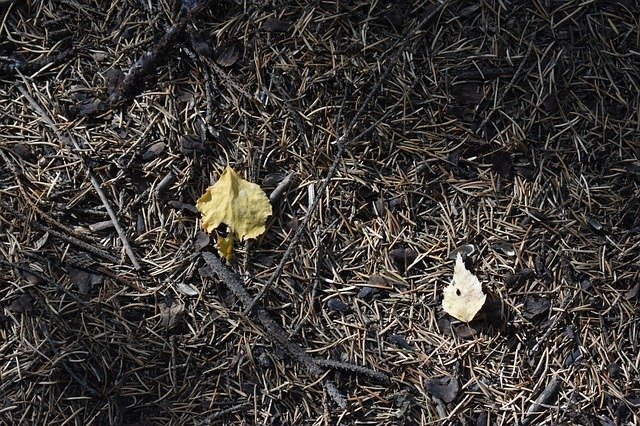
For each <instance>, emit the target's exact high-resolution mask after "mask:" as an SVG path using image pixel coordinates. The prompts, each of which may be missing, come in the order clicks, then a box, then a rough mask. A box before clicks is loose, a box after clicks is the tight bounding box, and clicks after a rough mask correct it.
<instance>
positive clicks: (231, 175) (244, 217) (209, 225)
mask: <svg viewBox="0 0 640 426" xmlns="http://www.w3.org/2000/svg"><path fill="white" fill-rule="evenodd" d="M196 207H197V208H198V210H199V211H200V213H202V227H203V228H204V230H205V231H207V232H212V231H213V230H214V229H216V228H217V227H218V226H220V224H221V223H224V224H225V225H227V227H228V228H229V233H230V234H233V235H235V237H236V238H238V239H239V240H240V241H243V240H245V239H247V238H255V237H257V236H258V235H260V234H262V233H263V232H264V231H265V229H266V228H265V223H266V221H267V217H269V216H270V215H271V212H272V210H271V204H270V203H269V198H267V195H266V194H265V193H264V191H263V190H262V188H260V187H259V186H258V185H256V184H255V183H251V182H247V181H246V180H244V179H242V178H241V177H240V176H238V174H237V173H236V172H235V171H234V170H233V169H232V168H231V167H229V166H227V168H226V169H225V170H224V172H223V173H222V175H221V176H220V179H218V181H217V182H216V183H215V184H214V185H212V186H210V187H209V188H207V191H206V192H205V193H204V194H203V195H202V197H200V198H199V199H198V201H197V202H196Z"/></svg>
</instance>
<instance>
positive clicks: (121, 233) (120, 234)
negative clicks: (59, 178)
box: [18, 86, 142, 270]
mask: <svg viewBox="0 0 640 426" xmlns="http://www.w3.org/2000/svg"><path fill="white" fill-rule="evenodd" d="M18 90H19V91H20V93H22V96H24V98H25V99H26V100H27V101H28V102H29V103H30V104H31V106H32V107H33V109H34V110H35V111H36V112H37V113H38V114H39V115H40V117H42V119H43V120H44V121H45V123H47V124H48V125H49V127H50V128H51V130H52V131H53V132H54V133H55V135H56V136H57V137H58V139H59V140H61V141H62V140H64V137H63V135H62V133H61V132H60V130H59V129H58V126H56V124H55V123H54V122H53V120H52V119H51V118H50V117H49V115H48V114H47V113H46V112H45V111H44V110H43V109H42V107H40V105H38V103H37V102H36V101H35V100H34V99H33V98H32V97H31V95H30V94H29V93H28V92H27V91H26V89H25V88H24V87H22V86H18ZM67 135H68V139H69V140H70V141H71V142H72V143H73V146H74V148H75V149H76V150H77V151H80V145H78V142H77V141H76V139H75V138H74V137H73V135H72V134H71V133H70V132H68V133H67ZM74 154H75V155H76V156H77V157H78V158H80V159H81V160H83V161H82V164H84V166H85V168H86V172H87V175H88V176H89V180H90V181H91V185H93V188H94V189H95V190H96V192H97V193H98V196H99V197H100V200H101V201H102V204H103V205H104V207H105V209H106V210H107V214H109V218H111V220H112V221H113V226H114V227H115V228H116V232H117V233H118V237H119V238H120V241H122V245H123V246H124V249H125V251H126V253H127V256H129V260H131V263H132V264H133V267H134V268H135V269H136V270H140V269H142V267H141V266H140V264H139V263H138V260H137V259H136V255H135V253H134V252H133V249H132V248H131V245H130V244H129V240H128V239H127V236H126V234H125V233H124V231H123V230H122V227H121V226H120V223H118V218H117V217H116V214H115V213H114V212H113V210H112V209H111V205H110V204H109V200H108V199H107V197H106V195H104V192H102V188H100V183H99V182H98V179H96V177H95V176H94V175H93V172H92V171H91V168H90V167H89V166H88V165H87V164H86V163H85V162H84V159H83V158H82V157H80V155H79V154H77V153H74Z"/></svg>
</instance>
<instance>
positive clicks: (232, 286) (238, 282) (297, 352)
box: [202, 252, 388, 408]
mask: <svg viewBox="0 0 640 426" xmlns="http://www.w3.org/2000/svg"><path fill="white" fill-rule="evenodd" d="M202 258H203V259H204V261H205V262H206V263H207V265H208V266H209V267H210V268H211V269H212V270H213V271H214V272H215V273H216V274H217V275H218V278H220V280H221V281H222V282H223V283H224V284H225V285H226V286H227V287H228V288H229V290H231V292H232V293H233V294H234V295H235V296H236V297H237V298H238V300H240V302H241V303H242V305H243V306H244V307H245V308H248V307H249V305H251V304H252V303H253V300H252V298H251V295H249V293H248V292H247V290H245V288H244V286H243V285H242V279H241V278H240V276H238V275H237V274H236V273H234V272H232V271H230V270H229V269H227V267H226V266H224V265H223V264H222V262H221V261H220V260H219V259H218V258H217V257H215V256H214V255H213V254H212V253H208V252H203V253H202ZM252 312H254V313H255V316H256V317H257V319H258V321H259V322H260V324H262V326H263V327H264V329H265V331H266V332H267V335H268V336H269V337H270V339H271V340H272V341H273V342H274V343H275V344H277V345H278V346H280V347H281V348H282V349H283V350H284V351H286V352H287V353H288V354H289V355H290V356H291V357H292V358H293V359H295V360H296V362H298V363H299V364H300V365H302V366H303V367H304V368H305V369H306V370H307V372H308V373H309V374H311V375H312V376H314V377H317V378H319V377H321V376H322V374H323V371H322V369H321V368H320V367H321V365H322V366H325V367H331V368H339V369H342V370H347V371H352V372H356V373H362V374H365V375H367V376H369V377H372V378H375V379H377V380H382V381H386V380H388V377H387V376H386V375H385V374H383V373H379V372H376V371H374V370H371V369H369V368H366V367H361V366H357V365H351V364H348V363H343V362H331V361H327V360H318V359H317V358H312V357H310V356H309V355H308V354H307V353H306V351H305V350H304V349H303V348H302V347H301V346H299V345H297V344H295V343H292V342H291V341H290V340H289V338H288V336H287V333H286V332H285V331H284V329H283V328H282V327H281V326H280V325H279V324H278V323H277V322H276V321H274V320H273V318H271V317H270V316H269V314H268V313H267V311H266V310H265V309H264V308H263V307H262V306H260V305H256V306H254V308H253V311H252ZM328 383H330V382H325V384H328ZM327 391H328V392H329V394H330V395H331V396H332V398H333V399H334V401H335V402H336V403H337V404H338V405H339V406H340V407H343V408H344V407H346V401H345V400H344V399H343V397H342V396H341V395H340V392H338V391H337V389H335V386H334V385H333V384H331V385H328V386H327Z"/></svg>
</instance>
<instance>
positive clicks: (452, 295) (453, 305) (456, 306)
mask: <svg viewBox="0 0 640 426" xmlns="http://www.w3.org/2000/svg"><path fill="white" fill-rule="evenodd" d="M443 293H444V298H443V299H442V308H443V309H444V311H445V312H446V313H448V314H449V315H451V316H453V317H455V318H456V319H459V320H460V321H464V322H469V321H471V320H472V319H473V317H475V316H476V314H477V313H478V311H479V310H480V309H481V308H482V305H484V301H485V300H486V298H487V295H486V294H484V293H483V292H482V284H480V281H479V280H478V277H476V276H475V275H473V274H472V273H471V272H469V271H468V270H467V268H466V267H465V266H464V261H463V260H462V255H460V254H458V256H457V257H456V264H455V266H454V268H453V281H452V282H451V284H449V285H448V286H447V287H446V288H445V289H444V291H443Z"/></svg>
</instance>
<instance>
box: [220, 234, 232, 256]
mask: <svg viewBox="0 0 640 426" xmlns="http://www.w3.org/2000/svg"><path fill="white" fill-rule="evenodd" d="M216 242H217V243H218V254H219V255H220V256H221V257H224V258H225V260H226V261H227V262H231V259H233V234H232V233H231V232H229V233H228V234H227V236H226V237H223V236H221V235H218V238H217V240H216Z"/></svg>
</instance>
